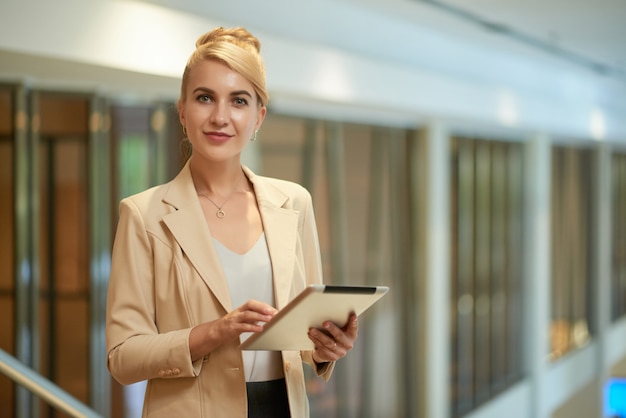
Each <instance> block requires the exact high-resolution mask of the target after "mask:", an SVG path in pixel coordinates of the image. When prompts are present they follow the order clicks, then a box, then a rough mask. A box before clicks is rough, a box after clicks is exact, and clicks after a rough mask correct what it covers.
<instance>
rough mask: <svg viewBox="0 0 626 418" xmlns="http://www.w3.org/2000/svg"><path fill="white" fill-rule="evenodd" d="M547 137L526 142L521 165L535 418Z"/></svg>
mask: <svg viewBox="0 0 626 418" xmlns="http://www.w3.org/2000/svg"><path fill="white" fill-rule="evenodd" d="M550 145H551V144H550V139H549V138H548V137H547V136H543V135H537V136H536V137H533V138H531V139H530V140H529V142H528V144H527V149H526V151H527V154H526V157H527V158H526V161H525V169H524V172H525V173H526V176H527V177H526V180H527V181H526V188H527V189H526V190H527V191H526V196H527V200H526V214H527V218H526V219H527V221H526V228H525V230H526V233H527V237H526V238H527V239H526V242H525V251H524V253H525V260H526V262H525V265H526V268H527V271H526V283H527V287H526V289H525V298H524V307H525V309H524V312H525V321H524V323H525V324H526V325H525V328H524V334H525V338H523V339H522V341H526V346H527V358H526V365H527V367H526V368H527V371H528V374H529V378H530V382H531V395H530V396H531V399H530V405H531V407H530V410H531V411H532V414H531V415H532V416H533V417H536V418H549V417H550V412H551V411H548V410H546V409H547V405H548V404H547V401H546V399H545V396H546V395H545V393H546V390H545V389H546V388H545V385H546V379H545V373H546V370H547V364H546V363H547V361H548V354H549V352H550V351H549V350H550V341H549V335H550V333H549V331H550V294H551V292H550V289H551V281H550V280H551V279H550V250H551V246H550V236H551V235H550V178H551V147H550Z"/></svg>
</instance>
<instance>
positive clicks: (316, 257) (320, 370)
mask: <svg viewBox="0 0 626 418" xmlns="http://www.w3.org/2000/svg"><path fill="white" fill-rule="evenodd" d="M304 206H305V208H304V210H303V211H302V226H301V231H300V239H301V242H302V252H303V255H304V266H305V271H306V282H307V285H311V284H322V282H323V280H322V256H321V253H320V245H319V238H318V236H317V225H316V222H315V215H314V211H313V202H312V198H311V195H310V193H309V192H308V191H306V203H305V205H304ZM301 355H302V360H303V361H304V362H305V363H306V364H308V365H310V366H311V368H312V369H313V371H314V372H315V373H316V374H317V375H318V376H320V377H322V378H323V379H324V380H326V381H328V380H329V379H330V376H331V374H332V372H333V369H334V367H335V362H328V363H323V364H319V365H318V364H317V363H315V361H314V360H313V352H312V351H303V352H302V353H301Z"/></svg>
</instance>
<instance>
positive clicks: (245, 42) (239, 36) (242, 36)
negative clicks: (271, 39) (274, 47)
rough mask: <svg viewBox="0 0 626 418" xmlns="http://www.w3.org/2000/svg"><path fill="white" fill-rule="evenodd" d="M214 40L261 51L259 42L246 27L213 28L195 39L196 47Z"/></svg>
mask: <svg viewBox="0 0 626 418" xmlns="http://www.w3.org/2000/svg"><path fill="white" fill-rule="evenodd" d="M214 42H228V43H232V44H235V45H238V46H240V47H243V48H245V49H249V48H250V47H252V48H254V49H255V50H256V51H257V52H261V42H259V40H258V39H257V38H256V37H255V36H254V35H252V34H251V33H250V32H248V31H247V30H246V29H244V28H241V27H238V28H222V27H219V28H215V29H213V30H212V31H209V32H207V33H205V34H204V35H202V36H200V37H199V38H198V40H197V41H196V48H200V47H202V46H206V45H209V44H212V43H214Z"/></svg>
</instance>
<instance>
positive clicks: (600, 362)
mask: <svg viewBox="0 0 626 418" xmlns="http://www.w3.org/2000/svg"><path fill="white" fill-rule="evenodd" d="M595 157H596V158H595V162H596V178H595V184H594V189H595V193H596V195H595V196H594V197H595V201H596V205H597V211H596V213H595V214H594V218H595V226H596V227H595V237H594V244H595V245H594V250H595V257H594V259H595V261H596V263H595V269H596V274H595V276H596V279H597V280H596V283H595V286H594V297H595V304H594V308H595V310H596V312H595V315H594V318H595V324H594V325H595V326H594V328H595V334H596V335H595V339H596V341H597V345H598V349H597V350H596V355H597V358H596V376H597V377H598V379H597V380H598V386H599V387H598V392H599V399H603V397H604V384H605V382H606V380H607V378H608V377H609V370H610V367H611V364H607V358H608V356H607V343H606V338H607V330H608V329H609V327H610V325H611V307H612V306H611V274H612V273H611V261H612V260H611V254H612V248H611V246H612V240H611V219H613V217H612V208H611V202H612V199H611V193H612V190H611V183H612V175H611V174H612V173H611V172H612V166H611V162H612V156H611V147H610V145H608V144H606V143H602V144H600V145H599V146H598V148H597V150H596V154H595ZM600 414H602V412H598V416H601V415H600ZM602 416H604V415H602Z"/></svg>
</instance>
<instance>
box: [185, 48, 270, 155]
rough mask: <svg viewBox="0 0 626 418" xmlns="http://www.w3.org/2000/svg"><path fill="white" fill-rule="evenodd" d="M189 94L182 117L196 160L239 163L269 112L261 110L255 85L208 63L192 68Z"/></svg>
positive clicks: (210, 61)
mask: <svg viewBox="0 0 626 418" xmlns="http://www.w3.org/2000/svg"><path fill="white" fill-rule="evenodd" d="M185 93H186V98H185V100H184V102H179V103H178V114H179V118H180V122H181V123H182V125H183V126H184V127H185V129H186V130H187V136H188V137H189V140H190V141H191V144H192V146H193V155H194V157H195V158H198V157H199V158H202V159H206V160H207V161H215V162H218V161H219V162H223V161H227V160H230V159H233V158H236V159H239V158H240V154H241V152H242V151H243V149H244V148H245V146H246V144H248V142H250V139H251V138H252V136H253V135H254V131H255V130H256V129H259V128H260V127H261V123H263V119H264V118H265V112H266V109H265V107H264V106H259V103H258V100H257V96H256V92H255V90H254V87H253V86H252V84H251V83H250V82H249V81H248V80H247V79H246V78H245V77H243V76H242V75H241V74H239V73H237V72H235V71H233V70H231V69H230V68H229V67H228V66H227V65H225V64H223V63H221V62H219V61H213V60H204V61H201V62H199V63H197V64H196V65H194V66H193V67H192V68H191V71H190V73H189V78H188V82H187V87H186V92H185Z"/></svg>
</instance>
